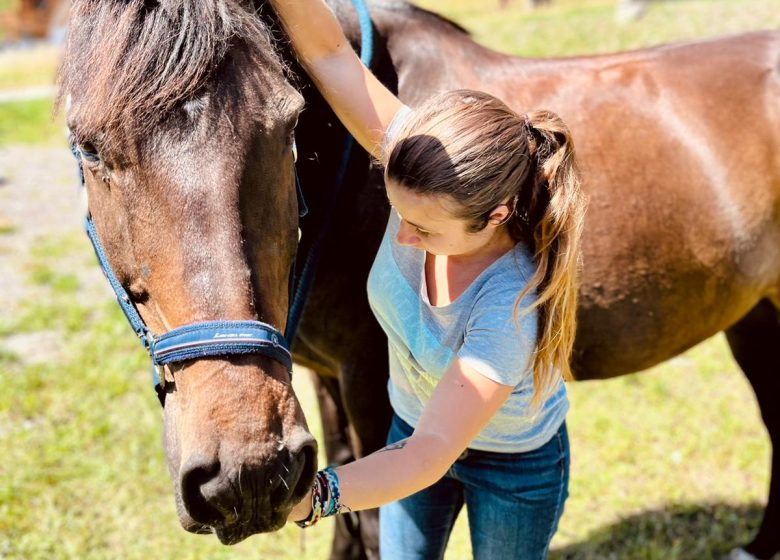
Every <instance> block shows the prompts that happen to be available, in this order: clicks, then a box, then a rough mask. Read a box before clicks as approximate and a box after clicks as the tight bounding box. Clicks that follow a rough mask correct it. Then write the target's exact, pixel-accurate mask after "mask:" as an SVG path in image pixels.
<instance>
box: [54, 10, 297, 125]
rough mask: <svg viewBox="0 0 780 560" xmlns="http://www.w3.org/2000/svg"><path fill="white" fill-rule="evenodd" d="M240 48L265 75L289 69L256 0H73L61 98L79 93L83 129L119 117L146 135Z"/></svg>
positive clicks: (76, 98)
mask: <svg viewBox="0 0 780 560" xmlns="http://www.w3.org/2000/svg"><path fill="white" fill-rule="evenodd" d="M234 48H241V49H243V51H244V52H245V54H246V55H247V56H248V57H249V59H250V60H251V61H252V67H253V71H254V70H256V71H257V72H258V73H260V74H262V75H263V76H264V77H265V78H266V80H269V81H270V80H271V79H272V78H270V76H272V75H276V76H283V74H284V66H283V64H282V62H281V60H280V58H279V57H278V56H277V54H276V52H275V50H274V48H273V46H272V43H271V37H270V33H269V31H268V29H267V28H266V26H265V25H264V23H263V22H262V21H261V20H260V18H259V17H257V15H256V13H255V9H254V7H253V6H252V4H251V2H242V1H239V0H159V1H153V0H74V1H73V5H72V8H71V20H70V26H69V34H68V44H67V48H66V50H65V56H64V59H63V62H62V65H61V67H60V72H59V77H58V82H59V86H60V87H59V90H60V100H62V99H64V97H65V96H69V97H72V98H73V100H74V105H73V107H72V109H71V110H72V111H74V112H75V113H76V115H77V116H78V118H77V119H76V120H77V122H78V125H79V131H78V133H79V134H81V135H83V136H86V137H88V138H95V137H98V136H104V135H106V134H108V133H109V132H110V131H111V130H115V129H117V128H118V127H120V125H121V128H122V130H123V133H125V134H128V133H129V134H132V135H135V136H140V135H143V134H144V133H145V132H147V131H148V129H149V127H151V126H153V125H154V124H156V123H157V122H159V120H160V119H161V118H163V117H164V116H165V115H167V114H169V113H170V112H171V111H172V110H173V109H175V108H176V107H178V106H182V105H183V104H184V103H186V102H187V101H189V100H192V99H194V98H195V97H196V96H197V95H198V94H199V92H201V91H203V90H204V88H205V86H207V84H208V83H209V82H210V80H211V79H212V78H214V76H215V73H216V71H217V69H218V68H219V67H220V65H221V64H222V63H223V62H224V61H225V59H226V57H227V55H228V53H229V51H230V50H231V49H234Z"/></svg>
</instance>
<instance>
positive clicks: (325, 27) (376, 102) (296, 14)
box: [270, 0, 402, 159]
mask: <svg viewBox="0 0 780 560" xmlns="http://www.w3.org/2000/svg"><path fill="white" fill-rule="evenodd" d="M270 1H271V5H272V6H273V7H274V9H275V10H276V13H277V15H278V16H279V18H280V20H281V22H282V25H283V27H284V29H285V31H286V32H287V36H288V37H289V38H290V42H291V43H292V46H293V48H294V49H295V52H296V53H297V54H298V58H299V60H300V62H301V64H302V65H303V67H304V68H305V69H306V71H307V72H308V74H309V75H310V76H311V77H312V80H313V81H314V83H315V84H316V86H317V88H318V89H319V90H320V93H322V95H323V97H325V99H326V100H327V101H328V104H329V105H330V106H331V108H332V109H333V110H334V111H335V113H336V115H338V117H339V119H340V120H341V122H342V123H343V124H344V126H346V127H347V129H348V130H349V132H350V133H351V134H352V136H354V137H355V139H356V140H357V141H358V142H359V143H360V145H361V146H363V148H365V149H366V151H368V152H369V153H370V154H372V155H373V156H374V157H375V158H377V159H381V157H382V142H383V140H384V133H385V130H387V127H388V125H389V124H390V122H391V121H392V120H393V117H394V116H395V114H396V113H397V112H398V110H399V109H400V108H401V106H402V105H401V102H400V101H399V100H398V98H397V97H396V96H395V95H393V93H392V92H390V91H389V90H388V89H387V88H386V87H385V86H384V85H383V84H382V83H381V82H380V81H379V80H377V79H376V78H375V77H374V75H373V74H372V73H371V71H370V70H369V69H368V68H366V67H365V66H363V64H362V63H361V62H360V58H358V56H357V55H356V54H355V52H354V51H353V50H352V46H351V45H350V43H349V41H348V40H347V38H346V37H345V36H344V32H343V31H342V29H341V25H340V24H339V22H338V20H337V19H336V16H335V15H334V14H333V12H332V11H331V9H330V8H329V7H328V5H327V4H325V2H323V0H270Z"/></svg>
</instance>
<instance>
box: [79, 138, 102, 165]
mask: <svg viewBox="0 0 780 560" xmlns="http://www.w3.org/2000/svg"><path fill="white" fill-rule="evenodd" d="M79 151H80V152H81V155H82V156H84V159H86V160H87V161H91V162H98V161H100V154H98V150H97V148H96V147H95V145H94V144H93V143H92V142H82V143H81V144H79Z"/></svg>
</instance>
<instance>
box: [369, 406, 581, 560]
mask: <svg viewBox="0 0 780 560" xmlns="http://www.w3.org/2000/svg"><path fill="white" fill-rule="evenodd" d="M412 431H413V429H412V427H411V426H409V425H408V424H407V423H406V422H404V421H403V420H401V419H400V418H399V417H398V416H397V415H394V416H393V422H392V425H391V426H390V433H389V434H388V436H387V443H388V444H390V443H395V442H396V441H399V440H401V439H404V438H407V437H409V436H410V435H412ZM568 488H569V437H568V434H567V432H566V423H565V422H564V423H563V424H562V425H561V427H560V428H559V429H558V432H557V433H556V434H555V435H554V436H553V437H552V439H551V440H550V441H549V442H547V443H545V444H544V445H543V446H541V447H540V448H538V449H535V450H533V451H528V452H525V453H494V452H489V451H478V450H474V449H467V450H466V451H465V452H464V453H463V454H462V455H461V456H460V457H459V458H458V460H457V461H456V462H455V464H454V465H452V467H450V469H449V471H447V474H446V475H445V476H444V477H443V478H442V479H441V480H439V482H437V483H436V484H434V485H433V486H430V487H428V488H426V489H425V490H421V491H420V492H418V493H416V494H413V495H412V496H409V497H408V498H404V499H403V500H399V501H397V502H393V503H391V504H388V505H386V506H384V507H382V508H381V509H380V514H379V551H380V557H381V558H382V560H411V559H421V560H422V559H425V560H431V559H437V558H443V557H444V549H445V547H446V546H447V541H448V539H449V537H450V533H451V532H452V527H453V525H454V524H455V519H456V518H457V516H458V513H459V512H460V509H461V508H462V507H463V504H464V503H465V504H466V511H467V514H468V520H469V529H470V532H471V547H472V553H473V557H474V559H475V560H501V559H507V560H508V559H510V558H511V559H513V560H543V559H545V558H547V551H548V548H549V546H550V541H551V540H552V537H553V535H554V534H555V531H556V529H557V528H558V520H559V519H560V518H561V514H563V505H564V502H565V501H566V498H567V497H568V495H569V491H568Z"/></svg>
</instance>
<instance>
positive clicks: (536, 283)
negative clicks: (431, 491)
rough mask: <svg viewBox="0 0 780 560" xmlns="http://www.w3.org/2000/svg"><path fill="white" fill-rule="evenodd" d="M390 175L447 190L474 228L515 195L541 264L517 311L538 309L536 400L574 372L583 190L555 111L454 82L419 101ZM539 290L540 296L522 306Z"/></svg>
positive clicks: (522, 237)
mask: <svg viewBox="0 0 780 560" xmlns="http://www.w3.org/2000/svg"><path fill="white" fill-rule="evenodd" d="M387 154H388V156H387V162H386V165H385V174H386V177H387V178H388V179H390V180H393V181H394V182H396V183H398V184H400V185H403V186H404V187H406V188H409V189H411V190H413V191H415V192H418V193H424V194H430V195H447V196H450V197H451V198H452V199H453V200H454V201H455V202H457V203H458V204H457V205H456V206H457V208H458V210H457V214H456V217H457V218H460V219H463V220H466V221H467V223H468V226H467V228H468V230H469V231H471V232H477V231H480V230H482V229H483V228H484V227H485V226H486V225H487V223H488V220H489V217H490V215H491V213H492V211H493V210H494V209H495V208H496V207H497V206H499V205H501V204H505V203H508V204H509V206H510V211H511V215H510V217H509V218H508V220H507V221H506V224H505V225H506V227H507V231H508V233H509V234H510V235H511V237H512V238H513V239H514V240H515V241H517V242H523V243H525V244H526V245H527V246H528V247H529V248H530V249H531V251H532V253H533V257H534V263H535V265H536V271H535V273H534V275H533V277H532V278H531V279H530V280H529V281H528V283H527V284H526V286H525V287H524V288H523V289H522V291H521V292H520V294H519V296H518V298H517V300H516V302H515V318H518V315H521V314H526V313H530V312H532V311H534V310H537V313H538V332H537V344H536V351H535V352H534V356H533V380H534V395H533V399H532V403H533V405H534V407H537V408H538V406H539V404H540V403H541V402H542V401H543V400H544V399H546V398H547V397H548V396H549V395H550V394H551V393H552V391H554V390H555V389H556V388H557V387H558V384H559V383H560V380H561V377H563V378H564V379H571V378H572V376H571V366H570V363H569V360H570V357H571V352H572V347H573V345H574V336H575V331H576V309H577V288H578V270H579V254H580V252H579V248H580V236H581V232H582V224H583V218H584V213H585V207H586V202H585V197H584V196H583V194H582V193H581V191H580V182H579V177H578V173H577V167H576V164H575V158H574V145H573V142H572V138H571V133H570V132H569V129H568V128H567V127H566V125H565V124H564V123H563V121H562V120H561V119H560V118H559V117H558V116H557V115H556V114H554V113H551V112H549V111H534V112H531V113H529V114H528V115H519V114H517V113H516V112H514V111H513V110H512V109H510V108H509V107H507V106H506V104H504V103H503V102H502V101H500V100H499V99H497V98H495V97H493V96H491V95H489V94H487V93H483V92H478V91H472V90H456V91H449V92H446V93H443V94H440V95H437V96H435V97H433V98H431V99H429V100H428V101H427V102H426V103H425V104H423V105H422V106H421V107H418V108H417V109H415V111H414V112H413V113H412V114H411V115H410V117H409V119H408V120H407V121H406V123H405V124H404V125H403V126H402V128H401V130H400V131H399V134H398V135H397V137H396V138H394V139H391V144H390V145H389V146H388V149H387ZM532 291H535V292H536V298H535V299H534V301H533V303H531V304H530V305H529V306H527V307H525V308H524V309H523V310H522V311H521V313H518V310H519V307H520V302H521V301H522V300H523V299H524V297H525V296H526V295H528V294H529V293H531V292H532Z"/></svg>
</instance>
